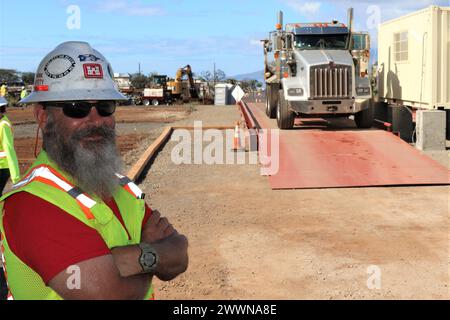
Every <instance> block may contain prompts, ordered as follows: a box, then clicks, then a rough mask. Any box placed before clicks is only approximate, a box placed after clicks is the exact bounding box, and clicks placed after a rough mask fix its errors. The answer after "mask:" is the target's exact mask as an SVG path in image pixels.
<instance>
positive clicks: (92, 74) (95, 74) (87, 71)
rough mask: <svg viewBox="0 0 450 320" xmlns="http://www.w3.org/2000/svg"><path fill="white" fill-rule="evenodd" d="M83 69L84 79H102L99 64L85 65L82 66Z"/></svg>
mask: <svg viewBox="0 0 450 320" xmlns="http://www.w3.org/2000/svg"><path fill="white" fill-rule="evenodd" d="M83 69H84V77H85V78H87V79H89V78H94V79H103V69H102V66H101V65H100V64H98V63H86V64H84V65H83Z"/></svg>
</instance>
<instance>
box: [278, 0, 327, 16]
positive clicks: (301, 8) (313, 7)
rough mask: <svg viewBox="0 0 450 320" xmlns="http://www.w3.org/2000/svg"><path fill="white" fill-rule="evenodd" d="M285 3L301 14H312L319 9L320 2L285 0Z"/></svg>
mask: <svg viewBox="0 0 450 320" xmlns="http://www.w3.org/2000/svg"><path fill="white" fill-rule="evenodd" d="M286 3H287V5H288V6H290V7H291V8H292V9H294V10H295V11H297V12H298V13H301V14H314V13H317V12H318V11H319V9H320V5H321V3H320V2H303V1H301V0H287V1H286Z"/></svg>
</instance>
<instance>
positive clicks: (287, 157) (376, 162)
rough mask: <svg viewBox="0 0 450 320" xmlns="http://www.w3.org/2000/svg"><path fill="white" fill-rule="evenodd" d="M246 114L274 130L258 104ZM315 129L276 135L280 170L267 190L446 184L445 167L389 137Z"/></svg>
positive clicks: (311, 125) (449, 178)
mask: <svg viewBox="0 0 450 320" xmlns="http://www.w3.org/2000/svg"><path fill="white" fill-rule="evenodd" d="M249 109H250V111H251V112H252V114H253V115H254V117H255V119H256V121H257V122H258V123H259V125H260V126H261V128H276V122H275V120H271V119H269V118H267V116H266V115H265V113H264V111H263V110H264V106H263V105H261V104H249ZM322 125H323V123H322ZM320 126H321V123H320V121H316V120H308V121H305V124H302V125H300V126H299V127H298V128H296V129H293V130H280V149H279V150H280V151H279V163H280V165H279V171H278V173H277V174H275V175H272V176H270V177H269V181H270V184H271V186H272V189H298V188H336V187H367V186H399V185H442V184H449V183H450V172H449V170H448V168H446V167H444V166H442V165H441V164H439V163H438V162H436V161H434V160H433V159H431V158H429V157H427V156H425V155H423V154H421V153H420V152H419V151H418V150H416V149H415V148H414V147H412V146H410V145H409V144H408V143H406V142H405V141H403V140H401V139H400V138H398V137H397V136H395V135H393V134H392V133H389V132H386V131H383V130H375V129H371V130H359V129H349V130H324V129H320ZM318 128H319V129H318Z"/></svg>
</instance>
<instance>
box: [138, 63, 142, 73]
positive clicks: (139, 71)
mask: <svg viewBox="0 0 450 320" xmlns="http://www.w3.org/2000/svg"><path fill="white" fill-rule="evenodd" d="M138 73H139V75H141V63H140V62H139V72H138Z"/></svg>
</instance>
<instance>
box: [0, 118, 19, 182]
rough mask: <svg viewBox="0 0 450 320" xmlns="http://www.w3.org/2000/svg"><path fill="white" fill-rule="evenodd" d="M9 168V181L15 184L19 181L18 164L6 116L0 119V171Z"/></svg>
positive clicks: (10, 127)
mask: <svg viewBox="0 0 450 320" xmlns="http://www.w3.org/2000/svg"><path fill="white" fill-rule="evenodd" d="M7 168H9V173H10V175H11V180H12V182H13V183H16V182H17V181H19V179H20V171H19V162H18V161H17V155H16V151H15V150H14V137H13V133H12V125H11V121H9V119H8V117H7V116H6V115H3V117H2V118H1V119H0V169H7Z"/></svg>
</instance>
